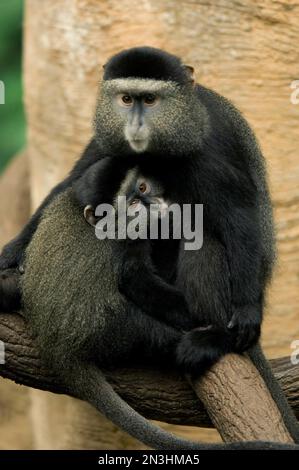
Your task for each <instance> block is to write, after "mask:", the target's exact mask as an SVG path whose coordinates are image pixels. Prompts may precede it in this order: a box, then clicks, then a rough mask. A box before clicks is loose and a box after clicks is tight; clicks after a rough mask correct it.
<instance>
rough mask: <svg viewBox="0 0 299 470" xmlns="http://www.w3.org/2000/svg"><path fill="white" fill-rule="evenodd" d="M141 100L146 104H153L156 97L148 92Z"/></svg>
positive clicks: (155, 101)
mask: <svg viewBox="0 0 299 470" xmlns="http://www.w3.org/2000/svg"><path fill="white" fill-rule="evenodd" d="M143 102H144V104H145V105H146V106H154V105H155V104H156V103H157V97H156V96H155V95H152V94H151V93H149V94H148V95H145V97H144V98H143Z"/></svg>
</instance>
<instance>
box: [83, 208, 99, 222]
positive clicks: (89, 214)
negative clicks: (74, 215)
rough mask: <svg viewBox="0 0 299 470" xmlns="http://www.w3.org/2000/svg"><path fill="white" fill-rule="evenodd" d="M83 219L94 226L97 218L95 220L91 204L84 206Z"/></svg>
mask: <svg viewBox="0 0 299 470" xmlns="http://www.w3.org/2000/svg"><path fill="white" fill-rule="evenodd" d="M84 219H85V220H86V222H88V223H89V225H91V226H92V227H95V226H96V224H97V221H98V220H97V218H96V216H95V215H94V209H93V207H92V206H91V205H88V206H86V207H85V208H84Z"/></svg>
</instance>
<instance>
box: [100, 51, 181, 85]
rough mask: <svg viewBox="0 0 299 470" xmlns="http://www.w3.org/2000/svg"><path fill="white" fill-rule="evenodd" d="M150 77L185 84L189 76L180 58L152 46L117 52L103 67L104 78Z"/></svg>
mask: <svg viewBox="0 0 299 470" xmlns="http://www.w3.org/2000/svg"><path fill="white" fill-rule="evenodd" d="M129 77H132V78H152V79H156V80H163V81H168V80H171V81H174V82H177V83H179V84H180V85H184V84H186V83H187V82H188V81H189V80H190V77H189V75H188V73H187V71H186V69H185V68H184V66H183V64H182V62H181V60H180V59H179V58H178V57H176V56H174V55H171V54H168V53H167V52H164V51H157V49H154V48H152V47H135V48H133V49H128V50H124V51H121V52H119V53H118V54H116V55H115V56H113V57H112V58H111V59H110V60H109V61H108V63H107V64H106V65H105V67H104V80H113V79H115V78H129Z"/></svg>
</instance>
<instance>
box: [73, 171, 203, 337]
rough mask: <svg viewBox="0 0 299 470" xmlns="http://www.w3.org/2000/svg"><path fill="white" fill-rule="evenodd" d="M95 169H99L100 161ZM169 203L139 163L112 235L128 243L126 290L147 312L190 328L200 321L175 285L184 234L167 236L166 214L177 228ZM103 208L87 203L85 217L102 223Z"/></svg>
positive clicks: (122, 191)
mask: <svg viewBox="0 0 299 470" xmlns="http://www.w3.org/2000/svg"><path fill="white" fill-rule="evenodd" d="M90 171H96V165H95V169H94V170H92V169H91V170H90ZM86 178H87V180H88V177H86ZM85 181H86V179H85ZM89 181H90V180H89ZM91 189H92V186H90V185H89V190H91ZM75 192H76V196H77V199H78V200H79V202H80V203H81V204H82V203H83V200H82V199H84V195H85V191H82V186H80V187H78V186H77V187H75ZM82 195H83V198H82ZM121 198H123V199H121ZM123 201H124V204H123V203H122V202H123ZM169 206H170V203H169V201H167V200H166V199H165V197H164V191H163V188H162V186H161V184H160V183H159V182H158V181H156V180H154V179H153V178H147V177H144V176H143V175H142V174H141V173H140V171H139V170H138V168H137V167H135V168H133V169H131V170H129V171H128V173H127V175H126V176H125V178H124V180H123V181H122V183H121V185H120V188H119V190H118V192H117V194H116V196H115V197H114V198H113V208H114V212H113V215H114V216H115V218H116V224H113V227H115V233H114V234H112V235H113V236H114V235H115V237H116V238H117V239H118V241H119V243H120V244H122V250H121V252H122V259H121V262H120V266H119V283H118V285H119V290H120V292H121V293H122V294H124V295H125V296H126V297H127V299H129V300H131V301H132V302H133V303H134V304H135V305H137V306H138V307H140V308H141V309H142V310H143V311H144V312H145V313H147V314H149V315H151V316H152V317H155V318H157V319H158V320H160V321H163V322H164V323H166V324H169V325H175V327H176V328H177V329H181V330H190V329H191V328H192V327H193V326H194V323H193V321H192V318H191V316H190V314H189V311H188V307H187V303H186V300H185V298H184V296H183V294H182V292H180V290H179V289H178V288H177V287H175V285H173V284H174V283H175V277H176V259H177V254H178V243H179V240H173V239H170V240H166V239H165V240H163V239H162V238H161V230H162V222H163V221H165V219H166V217H167V221H166V222H167V223H169V224H170V227H169V233H172V223H173V221H172V218H171V217H169V215H170V214H169V211H168V209H169ZM99 212H101V211H99V206H98V207H96V204H94V205H91V204H88V205H87V206H85V208H84V217H85V219H86V220H87V222H88V223H89V224H90V225H93V226H94V227H96V231H97V230H100V229H101V227H100V226H101V223H102V221H103V219H101V216H97V214H98V213H99ZM120 221H121V222H122V223H121V224H120ZM165 243H167V244H168V245H170V246H172V250H170V252H169V250H168V251H166V250H165V249H164V246H165ZM165 253H167V256H165ZM166 258H167V259H166Z"/></svg>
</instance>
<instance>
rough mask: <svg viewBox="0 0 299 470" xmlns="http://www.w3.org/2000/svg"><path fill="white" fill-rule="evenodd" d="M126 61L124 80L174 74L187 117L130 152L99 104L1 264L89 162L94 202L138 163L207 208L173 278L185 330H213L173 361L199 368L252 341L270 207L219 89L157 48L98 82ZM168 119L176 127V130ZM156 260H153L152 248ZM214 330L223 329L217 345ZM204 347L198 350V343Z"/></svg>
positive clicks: (244, 133)
mask: <svg viewBox="0 0 299 470" xmlns="http://www.w3.org/2000/svg"><path fill="white" fill-rule="evenodd" d="M137 57H139V58H140V65H138V64H137ZM144 57H146V62H147V63H148V64H153V63H154V64H155V67H158V64H160V66H159V67H160V68H159V70H158V71H155V72H154V74H155V75H154V76H153V75H152V73H153V72H152V66H151V67H150V70H151V71H149V69H146V68H144V67H145V66H144V62H143V60H144V59H143V58H144ZM133 62H134V64H133ZM125 63H127V64H128V69H127V70H128V75H129V76H132V74H133V73H134V76H137V77H140V78H142V74H143V72H142V70H145V71H146V72H145V74H144V75H146V78H149V77H150V78H158V79H160V78H162V79H163V80H165V79H166V80H169V81H173V80H174V81H175V82H176V83H177V84H178V85H179V92H181V98H182V99H183V98H184V99H186V103H187V102H188V103H190V108H189V111H190V116H189V114H188V113H184V114H183V117H184V119H183V120H175V119H174V120H173V119H172V117H171V118H169V123H170V128H169V129H168V130H167V128H166V126H164V128H162V126H158V130H159V131H161V132H162V131H163V130H164V131H165V130H166V134H165V139H162V140H161V138H159V136H160V137H161V133H160V134H159V133H158V134H157V136H154V137H155V138H153V145H152V147H151V149H150V151H148V152H145V153H143V154H138V155H136V154H135V153H134V152H133V151H132V150H131V149H130V147H129V145H128V143H127V142H125V141H124V140H122V139H121V135H122V134H121V132H122V130H121V129H118V130H116V129H113V131H115V132H116V131H118V134H117V133H116V134H115V135H118V136H119V138H115V135H114V133H112V132H111V129H110V130H109V129H108V128H107V127H106V128H105V129H104V127H103V128H101V125H102V126H105V125H106V126H107V120H106V122H105V120H101V119H100V115H99V113H100V112H101V108H100V107H99V109H98V111H97V118H98V123H97V122H96V126H95V128H96V135H95V139H93V140H92V141H91V143H90V144H89V146H88V147H87V149H86V151H85V152H84V154H83V156H82V158H81V159H80V160H79V161H78V162H77V164H76V165H75V167H74V169H73V170H72V172H71V174H70V176H69V177H68V178H67V179H66V180H65V181H63V182H62V183H61V184H60V185H58V186H57V187H56V188H55V189H54V190H53V191H52V193H51V194H50V196H48V198H47V199H46V201H45V202H44V203H43V204H42V206H41V208H40V209H39V210H38V211H37V213H36V214H35V215H34V216H33V218H32V219H31V221H30V223H29V224H28V225H27V226H26V227H25V229H24V230H23V232H22V233H21V234H20V235H19V237H17V239H15V240H14V241H13V242H11V243H10V244H9V245H7V246H6V247H5V249H4V251H3V253H2V255H1V257H0V269H1V268H2V269H4V268H7V267H15V266H17V265H18V264H19V263H20V262H22V259H23V257H24V250H25V248H26V246H27V245H28V243H29V242H30V240H31V238H32V234H33V233H34V232H35V230H36V229H37V227H38V224H39V221H40V218H41V215H42V213H43V211H44V209H45V207H46V206H47V205H48V204H49V203H50V202H51V200H52V199H53V197H54V196H55V195H56V194H58V193H60V192H61V191H63V190H64V189H65V188H67V187H69V186H70V185H72V184H73V183H74V182H75V181H77V180H78V178H79V177H80V176H81V175H82V174H83V173H84V172H85V171H86V170H87V169H88V168H89V167H90V166H91V165H92V164H93V163H95V162H97V161H98V160H100V159H102V158H104V157H107V158H106V159H105V169H104V170H103V173H102V175H101V179H102V180H103V184H101V186H100V187H98V188H97V191H96V192H94V193H93V194H92V198H93V199H94V200H95V202H98V201H101V200H103V201H104V202H110V201H109V198H111V195H112V194H115V193H116V191H117V188H118V187H119V184H120V182H121V181H122V179H123V178H124V176H125V175H126V173H127V171H128V169H129V168H132V167H133V166H136V165H138V166H139V168H140V171H141V172H142V174H144V175H145V176H146V177H148V178H155V179H156V180H157V181H158V182H159V183H160V184H161V185H162V186H163V188H165V197H166V198H167V199H169V200H171V201H176V202H178V203H179V204H183V203H203V204H204V245H203V248H202V249H201V250H199V251H196V252H188V251H184V250H182V249H179V251H178V252H176V255H177V256H178V268H177V281H176V282H177V286H178V287H179V289H180V290H181V291H182V292H183V293H184V296H185V298H186V300H187V304H188V307H189V312H190V320H191V321H192V327H193V326H195V327H196V326H197V325H198V323H200V325H203V326H208V325H210V324H212V325H213V327H215V330H214V333H215V334H214V336H213V332H211V331H210V330H199V331H192V332H189V333H187V334H186V336H185V337H184V338H183V340H182V343H181V344H180V346H179V348H178V362H179V364H180V365H181V367H182V368H183V369H184V370H186V371H190V372H194V371H198V369H197V364H199V363H200V364H206V365H207V366H208V365H210V364H211V363H213V362H215V360H217V359H218V358H219V357H221V355H223V353H225V352H226V344H227V342H226V340H227V339H228V338H229V337H230V336H231V335H233V337H234V338H235V340H234V348H235V349H236V350H237V351H244V350H246V349H247V348H248V347H250V346H251V345H254V344H256V343H257V341H258V338H259V334H260V325H261V321H262V311H263V304H264V292H265V287H266V285H267V282H268V280H269V279H270V276H271V272H272V266H273V260H274V241H273V227H272V209H271V203H270V198H269V194H268V188H267V182H266V175H265V169H264V160H263V156H262V154H261V152H260V149H259V147H258V144H257V142H256V140H255V137H254V135H253V133H252V131H251V130H250V128H249V126H248V124H247V123H246V121H245V120H244V119H243V117H242V116H241V115H240V113H239V112H238V111H237V110H236V109H235V108H234V107H233V105H232V104H231V103H229V102H228V101H227V100H226V99H224V98H223V97H221V96H219V95H218V94H217V93H214V92H212V91H211V90H208V89H206V88H204V87H202V86H200V85H196V86H195V87H192V85H191V82H190V81H189V80H188V74H187V72H186V70H185V69H184V67H182V65H181V62H180V61H179V59H175V58H173V56H171V55H168V54H166V53H165V52H163V51H159V50H154V49H144V48H142V49H141V50H136V49H134V50H132V51H131V52H130V51H125V52H124V53H123V54H120V55H119V56H118V59H117V58H116V59H111V61H110V62H109V63H108V64H107V66H106V68H105V77H104V78H105V80H106V81H109V79H111V78H116V77H118V76H120V74H121V73H122V77H124V75H123V74H124V73H126V72H125V68H124V67H125ZM161 63H162V64H163V65H162V66H161ZM132 64H133V65H132ZM176 64H177V67H178V68H177V71H176V72H175V71H174V70H175V67H176ZM167 67H169V70H168V72H167V71H166V69H167ZM165 71H166V72H165ZM182 71H183V72H182ZM182 74H183V75H182ZM184 74H185V76H184ZM128 75H126V76H128ZM181 105H182V101H181ZM197 110H198V114H197V115H196V114H195V112H197ZM173 111H174V114H173V116H175V114H176V113H175V110H173ZM102 112H103V113H105V110H102ZM99 123H100V124H99ZM174 123H175V124H176V125H177V126H180V125H181V126H182V128H179V127H178V128H177V129H175V130H174V129H173V125H174ZM196 129H197V130H196ZM101 131H103V132H101ZM103 136H104V137H103ZM103 175H104V176H103ZM91 176H92V175H91ZM85 200H86V201H87V203H91V202H92V201H90V194H88V188H87V190H86V192H83V193H82V202H84V203H85ZM165 247H166V245H165ZM167 247H168V248H167V250H169V253H168V256H166V258H167V259H168V261H169V259H171V254H172V249H175V247H174V246H173V245H172V244H169V245H167ZM157 249H158V251H159V248H157ZM153 258H156V259H158V258H159V256H157V255H155V253H154V254H153ZM46 259H49V258H48V257H47V258H46ZM141 300H142V299H141ZM161 301H162V299H161ZM228 327H231V328H229V330H231V331H232V332H231V333H230V331H228ZM219 331H223V333H224V334H225V335H226V336H225V337H223V339H222V341H221V342H220V344H219V341H218V340H217V335H218V334H219ZM203 339H204V342H202V341H203ZM203 344H204V345H205V348H202V347H200V346H201V345H203ZM188 354H189V358H190V360H188V361H187V360H186V358H187V357H188ZM192 364H193V365H192Z"/></svg>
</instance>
